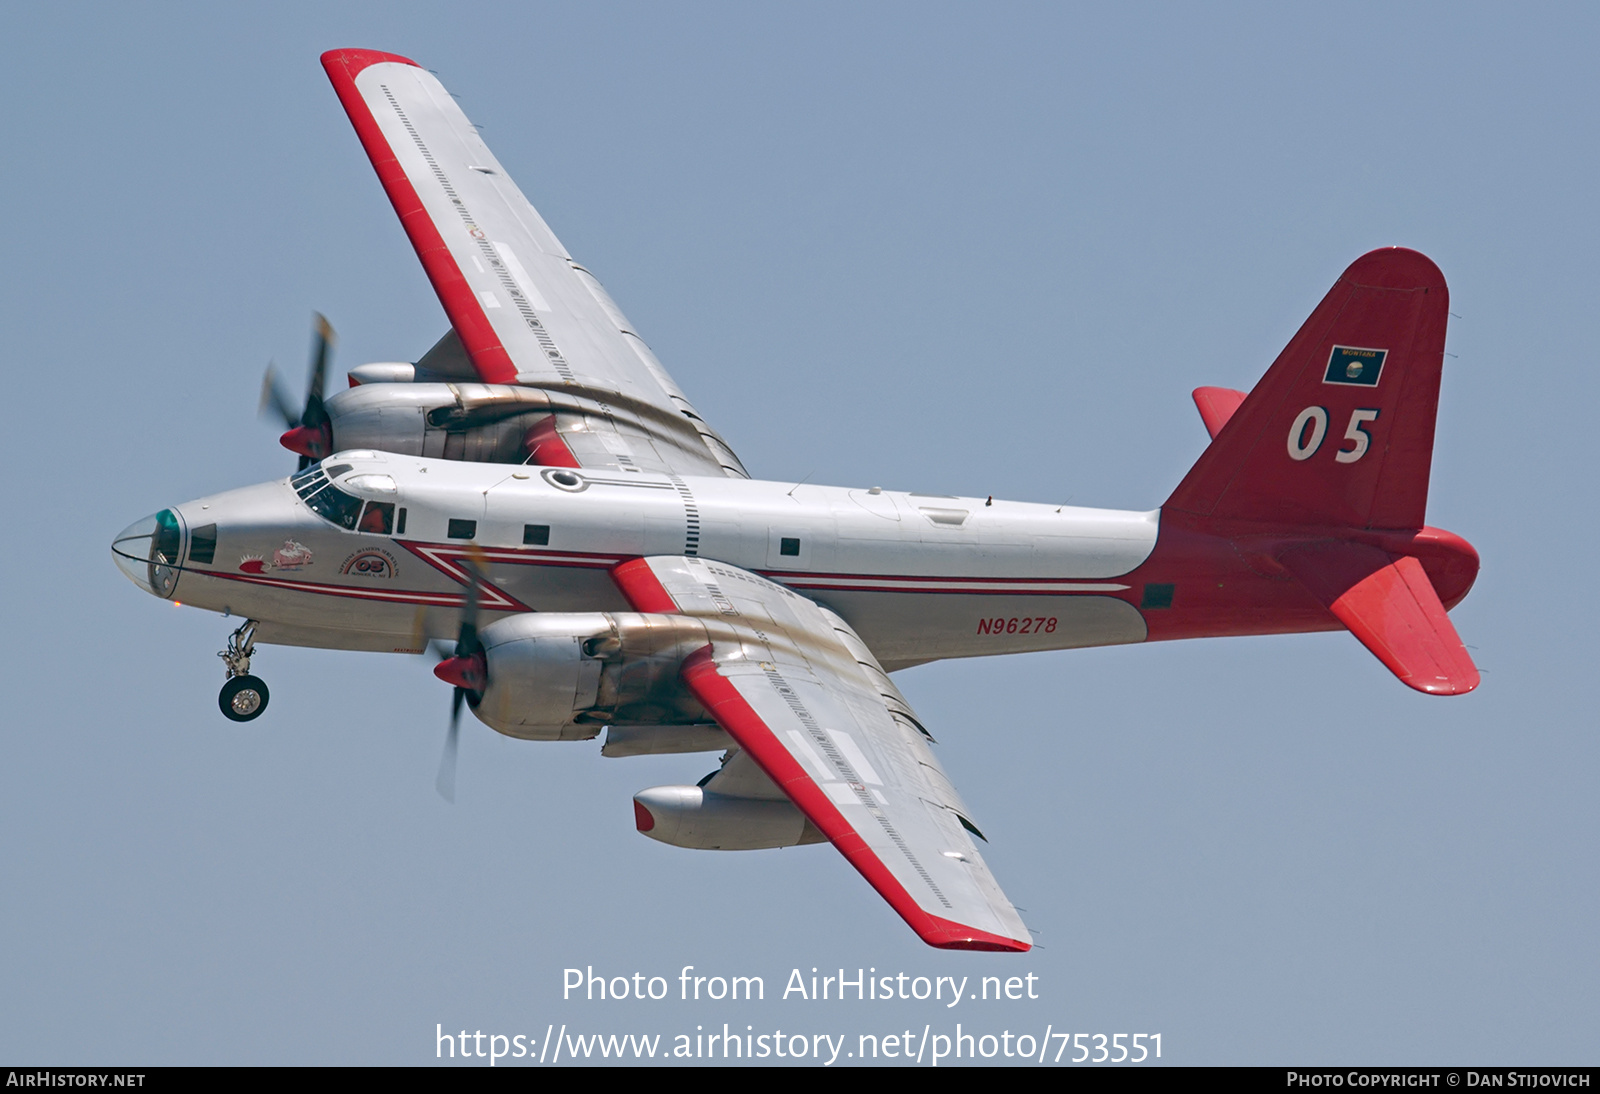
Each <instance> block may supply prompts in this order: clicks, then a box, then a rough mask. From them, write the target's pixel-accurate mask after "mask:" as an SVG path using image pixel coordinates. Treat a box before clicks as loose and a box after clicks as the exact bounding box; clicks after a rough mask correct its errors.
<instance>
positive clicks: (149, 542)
mask: <svg viewBox="0 0 1600 1094" xmlns="http://www.w3.org/2000/svg"><path fill="white" fill-rule="evenodd" d="M111 557H112V558H114V559H116V562H117V567H118V569H120V570H121V571H122V572H123V573H125V574H127V575H128V580H130V581H132V582H133V583H134V584H135V585H137V586H139V587H140V588H141V589H143V590H144V591H145V592H147V593H150V594H151V595H152V596H159V597H163V598H170V597H171V596H172V593H173V590H175V589H176V588H177V587H178V573H179V568H178V563H179V560H180V559H181V558H182V557H183V520H182V519H181V518H180V517H179V516H178V514H177V513H176V512H174V511H173V510H171V509H163V510H161V512H159V513H157V514H155V515H154V516H149V517H145V518H144V519H143V520H140V521H135V522H134V523H132V524H130V525H128V527H126V528H124V529H123V530H122V532H121V533H120V534H118V536H117V538H116V539H114V540H112V541H111Z"/></svg>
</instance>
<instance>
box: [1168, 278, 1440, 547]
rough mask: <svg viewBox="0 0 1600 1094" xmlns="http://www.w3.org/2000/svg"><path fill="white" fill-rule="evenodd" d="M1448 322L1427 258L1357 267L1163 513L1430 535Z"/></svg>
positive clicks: (1315, 314) (1302, 330)
mask: <svg viewBox="0 0 1600 1094" xmlns="http://www.w3.org/2000/svg"><path fill="white" fill-rule="evenodd" d="M1449 311H1450V294H1449V290H1448V289H1447V288H1446V287H1445V281H1444V275H1443V274H1441V273H1440V272H1439V268H1438V267H1437V266H1435V265H1434V264H1433V262H1432V261H1430V260H1429V259H1428V258H1427V257H1425V256H1424V255H1421V254H1418V253H1417V252H1416V251H1409V250H1406V249H1404V248H1401V247H1391V248H1386V249H1384V250H1379V251H1372V252H1370V253H1369V254H1365V255H1362V256H1361V257H1360V258H1358V259H1356V261H1355V262H1354V263H1352V264H1351V266H1350V268H1349V269H1347V270H1346V271H1345V272H1344V273H1343V274H1342V275H1341V276H1340V277H1339V280H1338V282H1337V283H1336V284H1335V285H1334V286H1333V288H1332V289H1331V290H1329V292H1328V295H1327V296H1325V297H1323V300H1322V303H1320V304H1318V305H1317V308H1316V310H1315V311H1313V312H1312V313H1311V318H1309V319H1307V320H1306V321H1305V324H1304V325H1303V326H1302V327H1301V328H1300V330H1299V332H1298V333H1296V334H1295V336H1294V338H1293V339H1291V340H1290V342H1289V344H1288V346H1286V347H1285V348H1284V351H1283V352H1282V353H1280V354H1279V355H1278V359H1277V360H1276V361H1274V362H1273V363H1272V367H1271V368H1269V369H1268V370H1267V373H1266V375H1265V376H1263V377H1262V378H1261V381H1260V383H1258V384H1256V386H1255V388H1254V389H1252V390H1251V392H1250V394H1249V395H1248V396H1247V397H1246V398H1245V400H1244V402H1243V403H1242V404H1240V406H1239V408H1238V410H1236V411H1235V412H1233V414H1232V415H1231V416H1228V417H1227V418H1226V424H1224V425H1223V426H1222V427H1221V429H1220V431H1219V432H1218V433H1217V434H1216V438H1215V439H1214V440H1213V441H1212V442H1211V445H1210V447H1208V448H1207V449H1206V450H1205V452H1204V453H1203V454H1202V455H1201V457H1200V459H1199V461H1198V462H1196V463H1195V465H1194V467H1192V468H1191V469H1190V471H1189V473H1188V475H1186V476H1184V479H1183V481H1182V482H1181V483H1179V484H1178V488H1177V489H1176V490H1174V491H1173V493H1172V497H1171V498H1169V499H1168V500H1167V503H1166V505H1165V506H1164V507H1163V508H1164V509H1167V510H1182V511H1184V512H1187V513H1190V514H1192V515H1194V516H1196V517H1200V518H1214V519H1222V520H1246V521H1262V522H1270V523H1273V524H1277V525H1280V526H1283V525H1290V526H1294V525H1316V526H1324V527H1326V526H1330V525H1337V526H1343V527H1350V528H1375V529H1395V528H1420V527H1422V525H1423V512H1424V510H1425V509H1426V507H1427V501H1428V472H1429V468H1430V466H1431V464H1432V460H1433V428H1434V417H1435V415H1436V413H1437V411H1438V406H1439V375H1440V371H1441V369H1442V366H1443V364H1444V336H1445V324H1446V321H1447V317H1448V315H1449ZM1208 424H1209V419H1208Z"/></svg>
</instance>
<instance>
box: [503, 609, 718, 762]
mask: <svg viewBox="0 0 1600 1094" xmlns="http://www.w3.org/2000/svg"><path fill="white" fill-rule="evenodd" d="M478 638H479V641H481V642H482V643H483V649H484V664H485V667H486V671H487V675H488V683H487V685H486V686H485V687H484V690H483V694H482V697H481V698H480V700H479V701H478V703H477V705H476V706H475V707H474V708H473V713H475V714H476V715H477V716H478V718H479V719H480V720H481V721H483V722H484V723H485V724H486V725H488V726H489V727H490V728H492V729H494V730H496V731H498V732H500V733H504V734H506V735H507V736H508V737H520V738H523V739H524V740H530V741H585V740H588V739H590V738H592V737H594V736H595V735H596V734H597V733H599V732H600V728H601V727H602V726H604V725H607V724H610V723H613V722H616V723H626V724H628V725H689V724H694V723H702V724H703V723H707V722H710V721H711V718H710V716H709V715H708V714H707V713H706V711H705V709H704V708H703V707H701V706H700V704H699V703H698V702H697V701H696V700H695V699H694V697H693V696H692V695H691V694H690V693H689V691H688V689H687V688H685V687H684V686H683V683H682V681H681V680H680V679H679V677H678V669H679V667H680V666H681V665H682V664H683V659H684V658H685V657H688V656H689V655H690V654H691V653H693V652H695V651H696V650H698V649H700V648H702V647H704V646H705V644H706V642H707V641H708V639H707V637H706V631H705V626H704V624H702V623H700V622H699V621H698V620H695V619H692V618H690V617H688V616H676V615H644V614H638V613H632V612H627V613H624V612H617V613H609V612H530V613H526V614H523V615H514V616H511V617H510V618H509V619H502V620H499V621H497V622H495V623H491V624H489V625H488V626H487V627H485V628H484V629H483V630H482V631H481V632H480V633H479V636H478Z"/></svg>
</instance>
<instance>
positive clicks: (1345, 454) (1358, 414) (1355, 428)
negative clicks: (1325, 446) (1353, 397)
mask: <svg viewBox="0 0 1600 1094" xmlns="http://www.w3.org/2000/svg"><path fill="white" fill-rule="evenodd" d="M1377 420H1378V412H1377V411H1376V410H1366V409H1362V410H1352V411H1351V412H1350V424H1349V425H1347V426H1345V428H1344V439H1345V440H1347V441H1349V442H1350V443H1351V444H1353V445H1354V446H1355V447H1353V448H1341V449H1339V451H1338V452H1335V453H1334V455H1333V458H1334V459H1335V460H1337V461H1338V462H1340V463H1355V462H1356V461H1357V460H1359V459H1360V458H1361V457H1362V456H1365V455H1366V454H1367V449H1368V448H1369V447H1371V445H1372V435H1371V434H1370V433H1368V432H1367V431H1366V430H1365V429H1363V428H1362V426H1364V425H1366V424H1367V423H1368V422H1375V421H1377ZM1327 435H1328V412H1327V411H1326V410H1324V409H1323V408H1322V407H1320V406H1308V407H1306V408H1305V409H1304V410H1302V411H1301V412H1300V413H1299V414H1297V415H1295V419H1294V424H1293V425H1291V426H1290V427H1289V458H1290V459H1291V460H1296V461H1299V460H1309V459H1310V458H1311V457H1312V456H1315V455H1316V454H1317V449H1319V448H1321V447H1322V439H1323V438H1324V437H1326V436H1327Z"/></svg>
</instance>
